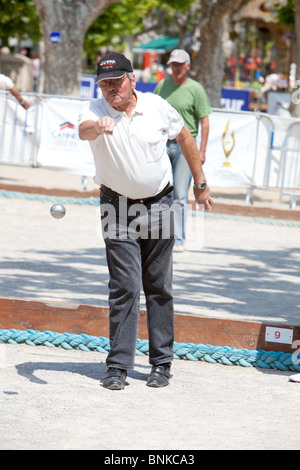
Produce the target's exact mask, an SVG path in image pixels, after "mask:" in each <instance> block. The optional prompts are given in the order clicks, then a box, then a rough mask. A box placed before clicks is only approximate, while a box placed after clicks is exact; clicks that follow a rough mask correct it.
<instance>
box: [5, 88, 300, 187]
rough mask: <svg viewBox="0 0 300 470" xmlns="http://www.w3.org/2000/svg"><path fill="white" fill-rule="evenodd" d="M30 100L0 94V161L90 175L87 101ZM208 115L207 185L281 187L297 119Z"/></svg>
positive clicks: (40, 97)
mask: <svg viewBox="0 0 300 470" xmlns="http://www.w3.org/2000/svg"><path fill="white" fill-rule="evenodd" d="M30 101H31V107H30V108H29V110H28V111H27V112H25V110H24V109H23V108H22V107H20V106H19V105H18V103H17V102H16V100H15V99H14V98H12V97H10V95H9V94H7V93H0V136H1V140H0V163H8V164H16V165H33V166H35V165H39V166H42V167H45V168H51V169H55V170H60V171H65V172H68V173H73V174H79V175H81V176H93V175H94V174H95V169H94V158H93V155H92V152H91V149H90V146H89V143H88V142H87V141H82V140H80V139H79V135H78V116H79V113H80V111H81V108H82V107H83V106H84V105H85V103H86V102H87V101H90V100H82V99H72V98H67V97H56V96H51V95H34V96H33V97H32V96H31V97H30ZM2 104H3V106H2ZM262 116H264V118H262ZM209 120H210V132H209V141H208V145H207V152H206V162H205V164H204V171H205V175H206V177H207V179H208V181H209V184H210V186H224V187H225V186H226V187H234V186H235V187H249V186H251V185H256V186H263V187H266V188H267V187H269V186H273V187H280V181H281V179H280V174H281V169H282V161H281V160H282V158H281V157H282V145H283V143H284V139H285V137H286V132H287V129H288V126H289V124H290V123H291V122H293V121H295V120H293V119H292V118H289V119H288V118H283V117H279V116H267V115H259V114H256V113H251V112H243V111H240V112H234V111H228V110H221V109H215V110H214V112H213V113H212V114H211V115H210V116H209ZM268 122H269V123H271V124H270V125H269V124H268ZM200 135H201V130H200V129H199V139H200Z"/></svg>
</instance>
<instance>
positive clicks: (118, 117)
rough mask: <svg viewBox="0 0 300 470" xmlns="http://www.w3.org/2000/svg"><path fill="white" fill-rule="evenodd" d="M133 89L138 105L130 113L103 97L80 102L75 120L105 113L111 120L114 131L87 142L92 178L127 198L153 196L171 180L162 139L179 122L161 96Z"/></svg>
mask: <svg viewBox="0 0 300 470" xmlns="http://www.w3.org/2000/svg"><path fill="white" fill-rule="evenodd" d="M135 93H136V95H137V104H136V108H135V110H134V112H133V114H132V116H131V117H130V118H128V116H127V114H126V113H125V112H120V111H117V110H116V109H115V108H113V107H112V106H110V105H109V103H108V102H107V101H106V100H105V99H104V97H102V98H101V99H99V100H96V101H92V102H91V103H88V104H87V105H85V107H84V108H83V110H82V112H81V114H80V116H79V124H80V123H82V122H84V121H87V120H93V121H97V120H98V119H99V118H100V117H104V116H111V117H112V118H113V119H114V120H115V122H116V125H115V127H114V131H113V135H106V134H103V135H100V136H99V137H97V139H96V140H93V141H90V142H89V143H90V146H91V150H92V152H93V155H94V160H95V168H96V174H95V177H94V180H95V182H96V183H97V184H99V185H101V184H104V185H105V186H107V187H109V188H111V189H113V190H114V191H116V192H118V193H120V194H122V195H123V196H126V197H128V198H130V199H140V198H146V197H151V196H155V195H156V194H158V193H159V192H160V191H162V190H163V188H164V187H165V186H166V185H167V184H168V182H172V167H171V163H170V159H169V157H168V154H167V151H166V143H167V140H168V139H171V140H173V139H175V138H176V137H177V135H178V134H179V133H180V131H181V130H182V128H183V126H184V122H183V119H182V118H181V117H180V115H179V114H178V113H177V111H176V110H175V109H174V108H172V106H170V105H169V104H168V103H167V101H165V100H164V99H162V98H161V97H160V96H158V95H154V94H152V93H141V92H138V91H135Z"/></svg>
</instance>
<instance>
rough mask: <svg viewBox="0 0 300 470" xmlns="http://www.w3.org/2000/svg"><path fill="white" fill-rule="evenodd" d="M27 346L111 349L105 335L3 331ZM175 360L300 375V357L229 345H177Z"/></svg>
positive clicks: (144, 347) (0, 335)
mask: <svg viewBox="0 0 300 470" xmlns="http://www.w3.org/2000/svg"><path fill="white" fill-rule="evenodd" d="M1 342H2V343H8V344H22V343H24V344H27V345H30V346H48V347H62V348H64V349H78V350H81V351H94V352H100V353H107V352H108V351H109V350H110V346H109V339H107V338H104V337H102V336H99V337H98V336H90V335H86V334H81V335H77V334H70V333H55V332H51V331H44V332H40V331H36V330H26V331H23V330H15V329H10V330H2V329H0V343H1ZM148 352H149V341H148V340H140V339H138V340H137V343H136V355H138V356H146V355H148ZM174 358H175V359H186V360H191V361H205V362H209V363H211V364H224V365H229V366H233V365H236V366H242V367H258V368H263V369H276V370H280V371H296V372H300V354H299V355H296V354H289V353H283V352H267V351H251V350H248V349H236V348H232V347H228V346H211V345H209V344H205V345H204V344H193V343H176V342H175V343H174Z"/></svg>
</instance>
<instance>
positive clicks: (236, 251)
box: [0, 166, 300, 454]
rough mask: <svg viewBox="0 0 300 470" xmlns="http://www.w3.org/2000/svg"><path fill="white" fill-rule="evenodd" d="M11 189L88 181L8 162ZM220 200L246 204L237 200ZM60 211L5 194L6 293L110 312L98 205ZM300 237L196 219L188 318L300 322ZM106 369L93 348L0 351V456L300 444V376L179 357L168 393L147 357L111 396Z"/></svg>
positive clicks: (277, 227)
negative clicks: (6, 452) (8, 452)
mask: <svg viewBox="0 0 300 470" xmlns="http://www.w3.org/2000/svg"><path fill="white" fill-rule="evenodd" d="M21 170H22V171H21ZM1 183H3V184H11V185H17V184H27V185H31V186H34V185H35V186H36V187H40V186H44V187H52V188H55V187H57V188H58V187H66V188H69V189H70V190H71V189H72V188H73V189H74V188H76V187H77V185H78V189H80V184H81V181H80V177H78V176H71V175H64V174H62V173H55V172H49V171H46V170H40V169H39V170H36V169H28V168H24V169H19V168H18V169H14V168H11V167H4V166H3V167H2V166H0V190H1ZM88 184H89V185H92V184H93V183H92V182H91V181H89V182H88ZM47 185H48V186H47ZM92 189H94V188H92ZM213 191H214V193H215V194H218V193H219V194H221V190H220V188H213ZM229 196H230V197H229ZM264 197H265V198H266V197H271V193H270V194H267V195H265V196H264ZM220 200H221V201H222V203H224V204H228V208H230V207H231V206H232V200H235V201H237V200H238V201H239V206H240V207H241V208H242V207H243V204H244V201H243V199H242V200H241V199H240V197H239V196H237V192H234V191H233V193H232V194H231V195H228V197H225V196H224V194H223V196H222V198H221V197H220ZM226 201H227V202H226ZM51 204H52V202H49V201H48V202H46V201H42V200H35V199H33V200H28V199H16V198H8V197H0V218H1V224H0V246H1V257H0V296H1V297H17V298H26V299H33V300H35V299H36V300H43V301H46V300H55V301H66V302H68V301H70V302H72V303H80V304H82V303H87V304H91V305H107V267H106V261H105V253H104V244H103V240H102V238H101V235H100V225H99V208H98V207H96V206H90V205H77V204H65V205H66V208H67V215H66V217H65V218H64V219H61V220H55V219H53V218H51V216H50V214H49V209H50V205H51ZM258 204H259V205H260V206H261V207H270V206H272V207H274V208H275V206H276V208H278V205H280V209H281V208H282V206H283V205H284V203H280V204H279V203H278V201H277V200H276V198H273V199H272V201H270V202H267V201H265V199H264V201H261V200H260V201H258V202H257V205H258ZM285 204H286V205H285V209H284V210H285V211H286V212H288V211H290V209H289V208H288V204H287V203H285ZM298 210H299V209H296V211H295V212H294V214H295V216H294V217H293V218H294V219H297V214H298ZM228 212H230V210H229V211H228ZM299 228H300V227H299V224H298V222H297V220H295V223H290V221H287V220H284V221H283V222H279V221H278V220H276V219H272V220H268V221H267V220H266V219H261V218H260V220H256V219H255V218H253V217H251V218H248V217H244V216H240V215H238V216H237V217H235V216H234V214H229V215H228V216H225V215H222V214H220V213H217V212H215V213H212V214H210V215H208V216H205V217H204V218H203V214H202V213H200V212H199V215H198V216H197V217H192V215H191V214H190V216H189V230H188V233H189V240H188V242H187V249H186V251H185V252H184V253H178V254H174V295H175V308H176V312H177V313H188V314H190V315H202V316H211V317H217V318H225V319H239V320H240V319H243V320H258V321H261V320H266V319H267V320H268V321H276V322H280V323H282V324H283V325H299V324H300V315H299V308H300V301H299V285H300V278H299V268H300V249H299ZM142 305H143V298H142ZM104 361H105V355H102V354H100V353H94V352H80V351H75V350H73V351H65V350H63V349H52V348H47V347H44V346H41V347H31V346H27V345H8V344H4V345H0V384H1V387H0V406H1V433H0V449H104V450H106V451H108V450H117V449H118V450H123V449H124V450H125V449H126V450H137V449H158V450H161V449H164V450H166V449H168V450H173V451H175V450H180V449H182V450H187V449H195V450H198V449H222V448H223V449H299V447H300V442H299V435H300V420H299V390H300V389H299V384H294V383H291V382H289V376H290V375H292V373H290V372H278V371H264V370H260V369H254V368H246V369H245V368H242V367H235V366H232V367H230V366H229V367H226V366H223V365H218V364H208V363H203V362H192V361H180V360H175V361H174V365H173V374H174V377H173V379H172V381H171V384H170V386H169V387H167V388H165V389H162V390H155V389H149V388H148V387H146V378H147V375H148V373H149V370H150V368H149V365H148V358H147V357H140V356H138V357H137V358H136V368H135V370H134V371H132V372H130V374H129V377H128V386H127V387H126V388H125V390H124V391H122V392H111V391H109V390H105V389H103V387H101V386H100V379H101V377H103V374H104V371H105V365H104ZM110 454H111V453H110Z"/></svg>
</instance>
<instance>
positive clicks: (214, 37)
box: [192, 0, 243, 108]
mask: <svg viewBox="0 0 300 470" xmlns="http://www.w3.org/2000/svg"><path fill="white" fill-rule="evenodd" d="M242 1H243V0H216V1H211V0H209V1H208V0H202V2H201V13H202V18H203V20H202V22H201V25H200V28H201V36H200V41H201V47H200V51H199V53H198V54H197V56H196V57H195V59H194V62H193V69H192V76H193V78H194V79H195V80H197V81H198V82H200V83H201V84H202V85H203V87H204V89H205V90H206V92H207V94H208V97H209V99H210V102H211V104H212V106H214V107H218V108H219V107H220V106H221V91H222V81H223V75H224V67H225V58H224V53H223V44H222V36H223V20H224V18H225V15H226V14H227V13H229V12H231V14H232V13H233V12H234V11H235V10H237V9H238V8H239V6H240V4H241V3H242Z"/></svg>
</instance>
